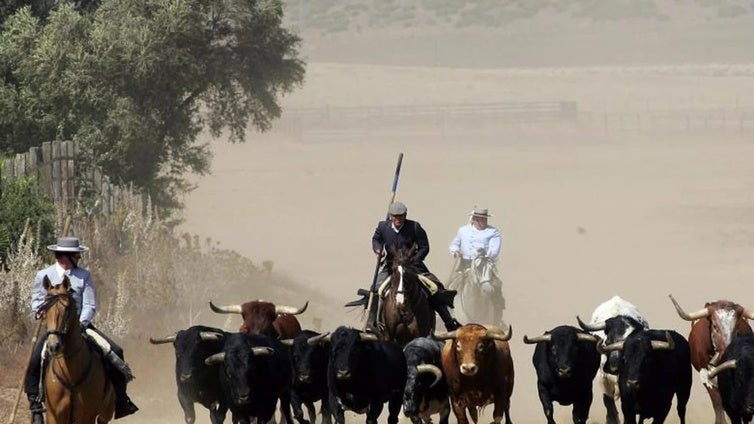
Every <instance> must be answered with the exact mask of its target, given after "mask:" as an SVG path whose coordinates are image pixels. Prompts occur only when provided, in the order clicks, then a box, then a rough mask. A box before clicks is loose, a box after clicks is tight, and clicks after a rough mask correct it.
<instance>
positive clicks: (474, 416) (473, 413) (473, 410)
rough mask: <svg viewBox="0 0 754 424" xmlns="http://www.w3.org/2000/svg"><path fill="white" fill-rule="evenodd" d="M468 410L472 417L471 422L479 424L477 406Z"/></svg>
mask: <svg viewBox="0 0 754 424" xmlns="http://www.w3.org/2000/svg"><path fill="white" fill-rule="evenodd" d="M468 409H469V416H470V417H471V421H473V422H474V424H476V423H477V422H479V408H477V407H476V406H469V408H468Z"/></svg>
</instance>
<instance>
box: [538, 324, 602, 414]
mask: <svg viewBox="0 0 754 424" xmlns="http://www.w3.org/2000/svg"><path fill="white" fill-rule="evenodd" d="M597 340H598V339H597V336H594V335H592V334H588V333H584V332H582V331H581V330H579V329H578V328H576V327H571V326H565V325H563V326H559V327H555V328H553V329H552V330H550V331H547V332H545V333H544V334H542V335H539V336H536V337H532V338H528V337H527V336H524V343H526V344H536V345H537V347H536V348H534V355H533V356H532V363H533V364H534V368H535V369H536V371H537V389H538V391H539V400H540V402H542V408H543V409H544V413H545V417H547V422H548V423H549V424H554V423H555V420H554V418H553V405H552V403H553V402H558V403H560V404H561V405H573V414H572V415H573V422H574V424H585V423H586V420H587V418H589V408H590V407H591V405H592V381H593V380H594V376H595V375H596V374H597V369H598V368H599V366H600V354H599V352H598V351H597V349H596V348H595V343H597Z"/></svg>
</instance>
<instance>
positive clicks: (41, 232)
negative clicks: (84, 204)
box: [0, 177, 55, 262]
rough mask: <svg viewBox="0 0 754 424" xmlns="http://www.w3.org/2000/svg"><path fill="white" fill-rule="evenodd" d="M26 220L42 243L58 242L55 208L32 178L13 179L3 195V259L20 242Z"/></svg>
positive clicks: (0, 242) (0, 207)
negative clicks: (56, 237) (56, 239)
mask: <svg viewBox="0 0 754 424" xmlns="http://www.w3.org/2000/svg"><path fill="white" fill-rule="evenodd" d="M27 221H28V223H29V224H30V226H31V228H32V229H34V231H35V234H33V236H34V239H35V240H38V241H39V242H41V243H51V242H53V241H55V205H54V204H53V203H52V199H50V197H49V196H48V195H47V194H46V193H45V192H44V190H42V189H41V188H40V187H39V185H38V184H37V181H36V179H35V178H33V177H24V178H19V179H16V180H14V181H13V182H12V183H10V184H7V185H6V186H4V187H3V189H2V193H0V259H3V262H4V259H5V255H6V253H7V252H8V250H9V249H15V248H17V246H16V245H15V243H16V242H17V241H19V240H21V234H23V233H24V231H26V225H27Z"/></svg>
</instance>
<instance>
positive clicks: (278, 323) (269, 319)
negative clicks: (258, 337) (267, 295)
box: [209, 300, 309, 339]
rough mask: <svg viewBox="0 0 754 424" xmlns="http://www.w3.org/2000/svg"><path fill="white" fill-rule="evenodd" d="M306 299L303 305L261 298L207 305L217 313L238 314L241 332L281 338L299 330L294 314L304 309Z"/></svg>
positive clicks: (299, 326)
mask: <svg viewBox="0 0 754 424" xmlns="http://www.w3.org/2000/svg"><path fill="white" fill-rule="evenodd" d="M308 306H309V302H308V301H307V302H306V303H305V304H304V306H303V307H301V308H294V307H292V306H280V305H277V306H276V305H275V304H274V303H270V302H265V301H262V300H252V301H250V302H246V303H243V304H241V305H228V306H217V305H215V304H214V303H212V301H210V302H209V307H210V308H212V310H213V311H214V312H217V313H218V314H240V315H241V318H242V319H243V324H241V328H239V329H238V331H239V332H241V333H248V334H265V335H268V336H271V337H277V338H281V339H292V338H294V337H296V336H297V335H298V334H299V333H300V332H301V324H299V322H298V320H297V319H296V317H295V316H294V315H298V314H301V313H303V312H304V311H306V308H307V307H308Z"/></svg>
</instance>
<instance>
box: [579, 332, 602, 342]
mask: <svg viewBox="0 0 754 424" xmlns="http://www.w3.org/2000/svg"><path fill="white" fill-rule="evenodd" d="M576 339H577V340H581V341H582V342H594V343H597V342H598V341H600V338H599V337H597V336H595V335H594V334H587V333H577V334H576Z"/></svg>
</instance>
